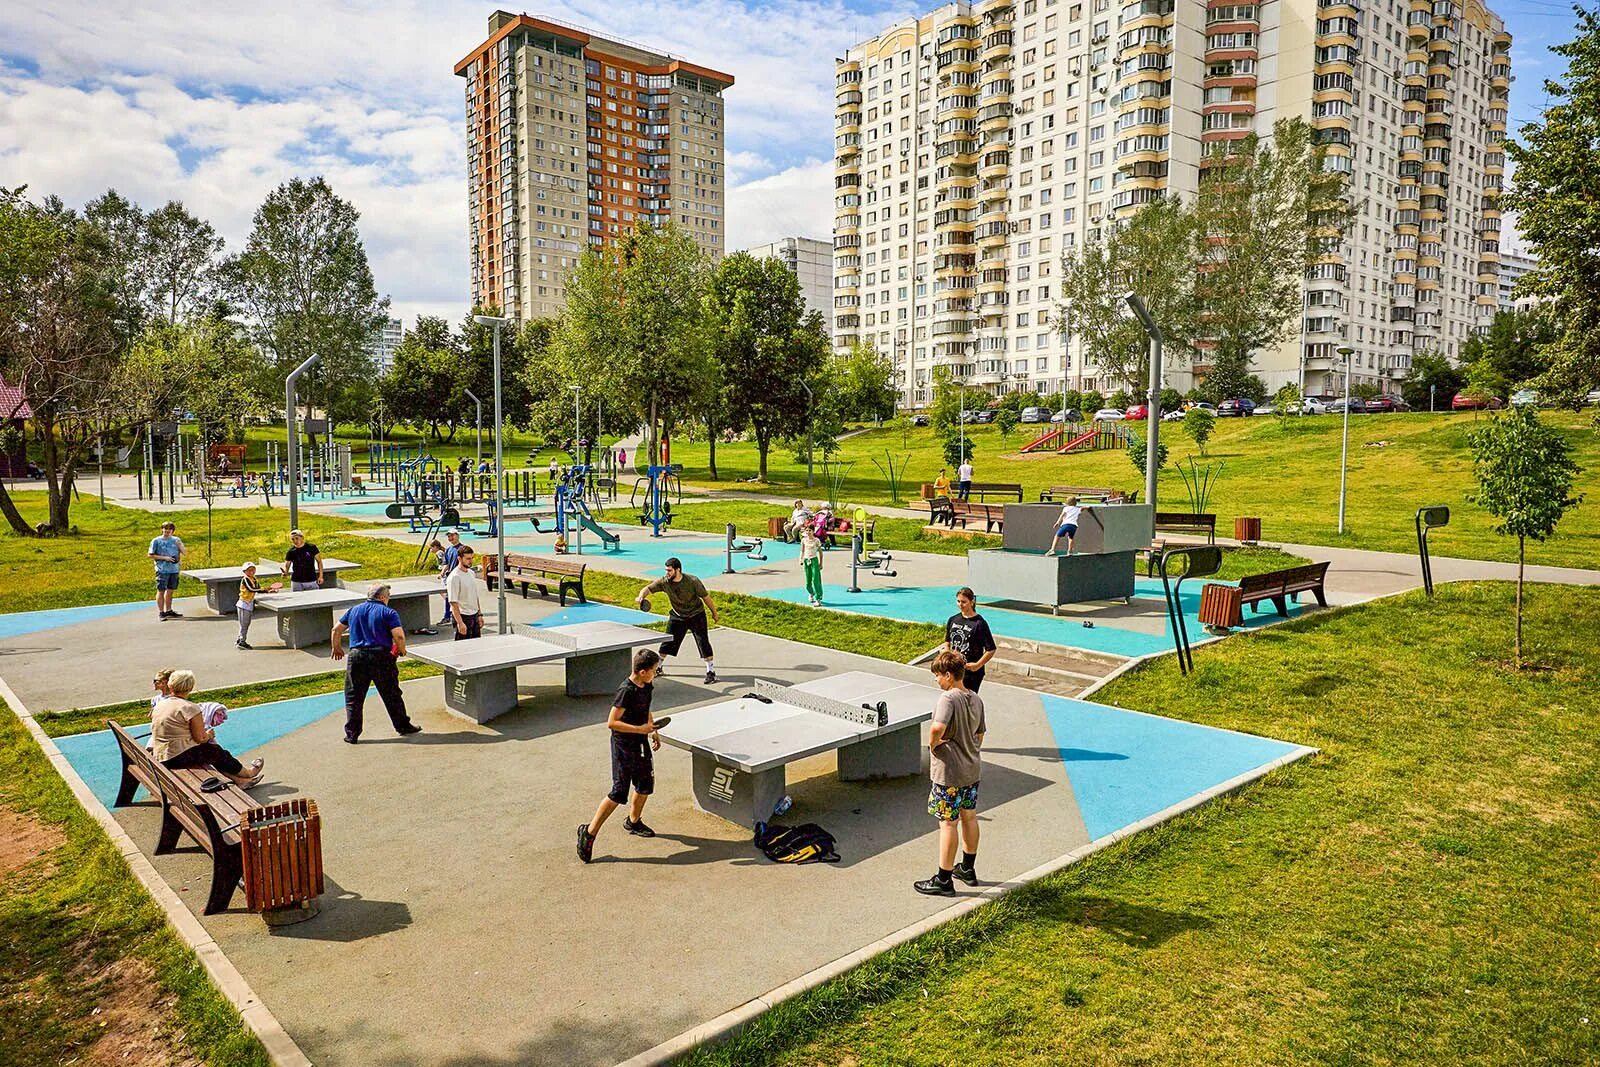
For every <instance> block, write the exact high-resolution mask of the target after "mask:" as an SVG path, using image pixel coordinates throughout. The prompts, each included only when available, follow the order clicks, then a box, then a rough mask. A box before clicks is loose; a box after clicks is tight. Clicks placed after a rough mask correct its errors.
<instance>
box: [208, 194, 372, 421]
mask: <svg viewBox="0 0 1600 1067" xmlns="http://www.w3.org/2000/svg"><path fill="white" fill-rule="evenodd" d="M360 218H361V216H360V214H359V213H358V212H357V211H356V209H355V208H354V207H353V206H351V204H350V203H349V202H348V201H346V200H342V199H340V198H339V197H338V196H337V195H335V194H334V191H333V189H332V187H330V186H329V185H328V183H327V182H326V181H325V180H323V179H322V178H311V179H309V180H307V179H304V178H294V179H292V180H290V181H288V182H285V183H284V184H282V185H280V186H278V187H277V188H276V189H274V190H273V191H272V192H271V193H268V194H267V198H266V200H265V201H264V202H263V203H262V205H261V206H260V207H259V208H257V209H256V212H255V217H254V220H253V224H252V228H251V231H250V236H249V238H248V239H247V240H246V242H245V247H244V250H243V251H242V252H240V253H239V254H238V255H237V256H234V257H232V258H231V259H229V260H228V261H227V262H226V263H225V264H224V273H225V277H226V280H227V285H228V289H229V292H230V293H231V294H232V296H233V298H234V299H235V300H236V301H238V304H239V307H240V308H241V310H242V311H243V312H244V313H245V316H246V321H247V322H248V323H249V324H250V331H251V335H252V338H253V340H254V341H255V342H256V344H258V345H259V346H260V347H261V349H262V350H263V351H265V352H266V353H267V354H268V355H269V356H270V357H271V358H272V362H273V369H274V371H275V372H276V374H277V375H278V376H279V380H280V381H281V380H282V378H283V376H286V375H287V374H288V373H289V372H290V371H291V370H293V369H294V368H295V367H297V366H299V365H300V364H301V363H303V362H305V360H307V359H308V358H310V357H311V356H313V355H316V356H320V357H322V358H321V361H320V362H319V363H318V364H317V366H316V367H315V368H313V369H312V370H311V371H310V372H308V374H307V375H306V377H304V378H302V379H301V380H300V383H299V385H300V395H301V397H302V398H303V399H304V402H305V405H306V417H307V418H310V415H311V410H312V405H313V403H314V402H315V401H317V400H320V401H321V403H322V405H323V407H324V408H325V409H326V411H327V413H328V418H329V420H330V423H331V422H332V421H336V420H338V419H340V418H341V417H350V418H357V419H361V420H362V421H364V420H365V416H366V408H365V407H364V406H363V401H364V400H368V399H370V392H369V383H370V382H371V379H372V366H371V363H372V361H371V358H370V357H369V356H368V354H367V350H368V346H369V345H370V344H371V342H372V337H373V335H374V334H375V333H377V331H378V330H379V328H380V327H382V326H383V324H384V322H385V321H386V319H387V318H388V308H389V298H388V297H383V298H379V296H378V291H377V288H376V287H375V286H374V284H373V281H372V268H371V267H370V266H369V265H368V263H367V252H366V248H365V246H364V245H363V244H362V242H361V232H360V230H359V229H358V227H357V223H358V222H359V220H360Z"/></svg>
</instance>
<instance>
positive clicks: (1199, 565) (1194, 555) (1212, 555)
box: [1161, 545, 1222, 674]
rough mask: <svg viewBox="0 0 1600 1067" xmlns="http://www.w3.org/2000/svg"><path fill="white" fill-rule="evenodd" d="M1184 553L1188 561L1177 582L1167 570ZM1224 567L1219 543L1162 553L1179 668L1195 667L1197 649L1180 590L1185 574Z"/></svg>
mask: <svg viewBox="0 0 1600 1067" xmlns="http://www.w3.org/2000/svg"><path fill="white" fill-rule="evenodd" d="M1179 556H1182V557H1183V558H1184V559H1185V560H1187V561H1188V566H1186V567H1184V569H1183V571H1182V573H1180V574H1179V575H1178V576H1177V577H1178V580H1177V581H1176V582H1174V581H1172V580H1171V578H1172V575H1171V573H1170V572H1169V571H1168V570H1167V564H1168V563H1169V562H1170V561H1172V560H1174V559H1177V558H1178V557H1179ZM1221 569H1222V549H1220V548H1218V547H1217V546H1216V545H1195V546H1193V547H1190V548H1169V549H1167V550H1166V551H1164V552H1162V553H1161V589H1162V591H1163V592H1164V593H1165V594H1166V597H1167V622H1168V623H1169V624H1170V625H1171V626H1172V642H1173V644H1174V645H1175V646H1176V647H1177V651H1178V671H1179V672H1180V673H1182V674H1189V673H1191V672H1192V671H1193V670H1194V652H1193V650H1192V649H1190V647H1189V626H1188V623H1186V622H1185V621H1184V614H1183V603H1182V601H1180V600H1179V599H1178V598H1179V595H1180V594H1179V590H1180V589H1181V588H1182V586H1183V580H1184V579H1185V578H1205V577H1207V576H1209V575H1212V574H1215V573H1217V571H1219V570H1221Z"/></svg>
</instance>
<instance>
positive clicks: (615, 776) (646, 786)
mask: <svg viewBox="0 0 1600 1067" xmlns="http://www.w3.org/2000/svg"><path fill="white" fill-rule="evenodd" d="M629 786H632V787H633V791H634V792H635V793H638V794H639V795H640V796H642V797H647V796H649V795H650V794H651V793H654V792H655V791H656V764H655V760H654V759H653V758H652V757H651V755H650V750H649V749H648V748H645V749H642V750H636V751H629V750H628V749H625V748H620V747H618V746H616V745H612V746H611V792H609V793H607V794H606V796H608V797H610V798H611V802H612V803H614V804H626V803H627V802H628V787H629Z"/></svg>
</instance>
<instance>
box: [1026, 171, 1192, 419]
mask: <svg viewBox="0 0 1600 1067" xmlns="http://www.w3.org/2000/svg"><path fill="white" fill-rule="evenodd" d="M1197 226H1198V221H1197V219H1196V217H1195V215H1194V213H1193V212H1192V211H1190V210H1188V209H1187V208H1186V207H1185V206H1184V205H1183V204H1181V203H1180V202H1179V201H1178V200H1177V198H1175V197H1172V198H1167V199H1163V200H1157V201H1155V202H1154V203H1151V204H1147V205H1145V206H1144V207H1143V208H1141V209H1140V210H1139V212H1138V214H1136V215H1134V216H1133V218H1132V219H1130V220H1128V222H1127V224H1126V225H1119V226H1115V227H1107V228H1106V231H1105V235H1104V236H1102V237H1100V238H1096V239H1094V240H1090V241H1087V242H1085V243H1084V244H1082V245H1080V246H1077V247H1075V248H1072V249H1070V250H1069V251H1068V252H1067V253H1066V255H1065V256H1063V257H1062V260H1061V298H1062V299H1061V303H1060V304H1059V305H1058V306H1057V310H1056V328H1057V330H1058V331H1060V333H1061V335H1062V336H1063V337H1068V336H1071V335H1072V334H1076V335H1077V336H1078V338H1079V340H1080V342H1081V344H1082V346H1083V350H1084V361H1085V363H1089V364H1093V365H1095V366H1097V367H1098V368H1099V370H1100V371H1101V372H1103V373H1104V374H1105V375H1106V376H1107V378H1108V379H1109V380H1111V381H1113V382H1120V383H1124V384H1126V385H1127V386H1129V387H1130V388H1132V389H1134V390H1136V391H1139V390H1143V389H1144V388H1145V383H1146V382H1147V381H1148V380H1149V377H1150V356H1149V351H1148V348H1147V346H1146V336H1145V332H1144V329H1143V328H1142V327H1140V325H1139V323H1138V322H1137V321H1135V320H1134V319H1133V318H1132V317H1130V316H1129V315H1128V313H1127V311H1126V310H1125V306H1124V303H1123V297H1124V296H1125V295H1126V294H1127V293H1128V292H1130V291H1132V292H1136V293H1138V294H1139V296H1140V297H1141V298H1143V300H1144V303H1145V306H1146V308H1147V309H1148V310H1149V312H1150V315H1151V317H1152V318H1153V319H1154V320H1155V322H1156V324H1157V325H1158V326H1160V327H1161V331H1162V334H1163V336H1164V337H1165V342H1166V350H1165V351H1166V357H1167V358H1168V359H1172V358H1175V357H1181V356H1184V355H1186V354H1187V353H1188V352H1189V351H1190V341H1191V339H1192V338H1193V337H1194V335H1195V329H1196V325H1197V319H1196V315H1197V311H1198V307H1197V305H1196V303H1195V267H1196V258H1195V257H1196V251H1195V250H1196V248H1197V247H1198V234H1199V231H1198V228H1197Z"/></svg>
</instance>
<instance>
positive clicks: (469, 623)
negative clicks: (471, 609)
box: [456, 613, 483, 641]
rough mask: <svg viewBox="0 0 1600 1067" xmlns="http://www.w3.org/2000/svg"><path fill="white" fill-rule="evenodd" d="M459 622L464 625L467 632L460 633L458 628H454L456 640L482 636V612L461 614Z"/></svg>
mask: <svg viewBox="0 0 1600 1067" xmlns="http://www.w3.org/2000/svg"><path fill="white" fill-rule="evenodd" d="M461 622H462V623H464V624H465V625H466V628H467V632H466V633H462V632H461V630H460V629H459V628H458V629H456V640H457V641H471V640H472V639H473V638H477V637H482V636H483V615H482V613H479V614H477V615H463V616H461Z"/></svg>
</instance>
